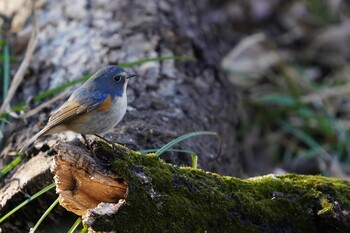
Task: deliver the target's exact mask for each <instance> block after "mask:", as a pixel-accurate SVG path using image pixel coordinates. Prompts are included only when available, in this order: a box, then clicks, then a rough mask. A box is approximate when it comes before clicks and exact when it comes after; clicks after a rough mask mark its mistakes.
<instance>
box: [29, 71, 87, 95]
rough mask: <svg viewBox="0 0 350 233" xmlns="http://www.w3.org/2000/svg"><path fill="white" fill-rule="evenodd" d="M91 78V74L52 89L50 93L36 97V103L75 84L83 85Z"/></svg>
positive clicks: (46, 92)
mask: <svg viewBox="0 0 350 233" xmlns="http://www.w3.org/2000/svg"><path fill="white" fill-rule="evenodd" d="M90 77H91V74H87V75H84V76H83V77H80V78H78V79H75V80H73V81H70V82H66V83H64V84H62V85H60V86H58V87H55V88H52V89H50V90H48V91H45V92H43V93H41V94H39V95H37V96H35V97H34V102H39V101H41V100H43V99H45V98H47V97H49V96H52V95H54V94H56V93H58V92H60V91H63V90H65V89H67V88H68V87H71V86H73V85H75V84H78V83H81V82H84V81H86V80H88V79H89V78H90Z"/></svg>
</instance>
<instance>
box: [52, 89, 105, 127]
mask: <svg viewBox="0 0 350 233" xmlns="http://www.w3.org/2000/svg"><path fill="white" fill-rule="evenodd" d="M88 96H89V98H86V97H85V98H84V97H80V96H77V98H72V97H71V98H69V99H68V100H67V102H65V103H64V104H63V105H62V106H61V107H60V108H59V109H57V111H56V112H54V114H52V116H51V117H50V119H49V121H48V123H47V126H46V127H48V128H53V127H55V126H57V125H60V124H64V123H67V122H69V121H71V120H73V119H74V118H75V117H77V116H79V115H81V114H83V113H87V112H89V111H91V110H93V109H96V108H98V107H99V106H104V105H105V104H106V102H108V104H109V103H110V96H109V95H107V94H105V95H103V94H95V95H94V93H89V95H88Z"/></svg>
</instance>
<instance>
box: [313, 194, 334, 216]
mask: <svg viewBox="0 0 350 233" xmlns="http://www.w3.org/2000/svg"><path fill="white" fill-rule="evenodd" d="M321 206H322V209H320V210H319V211H318V212H317V214H318V215H333V205H332V203H329V201H328V200H327V198H325V197H322V198H321Z"/></svg>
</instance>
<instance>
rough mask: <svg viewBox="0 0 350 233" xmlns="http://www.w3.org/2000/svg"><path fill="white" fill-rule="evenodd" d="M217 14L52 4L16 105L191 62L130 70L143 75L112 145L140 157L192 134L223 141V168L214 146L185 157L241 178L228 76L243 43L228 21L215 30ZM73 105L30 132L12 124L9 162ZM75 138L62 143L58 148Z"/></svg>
mask: <svg viewBox="0 0 350 233" xmlns="http://www.w3.org/2000/svg"><path fill="white" fill-rule="evenodd" d="M214 10H215V8H213V7H212V6H211V4H210V3H209V1H199V2H198V1H185V0H183V1H177V0H164V1H154V0H146V1H112V0H106V1H83V0H79V1H74V2H73V1H68V0H66V1H53V0H48V1H47V3H46V4H45V6H44V8H42V9H41V10H40V11H39V12H38V19H39V24H40V32H39V41H38V45H37V49H36V51H35V53H34V55H33V59H32V61H31V64H30V70H29V72H28V74H27V76H26V77H25V80H24V83H23V85H22V87H21V89H20V90H19V94H18V95H17V99H16V100H17V101H23V99H30V97H33V96H36V95H37V94H38V93H41V92H43V91H46V90H48V89H51V88H54V87H56V86H58V85H60V84H63V83H65V82H68V81H72V80H74V79H76V78H79V77H81V76H83V75H85V74H88V73H93V72H95V71H96V70H97V69H99V68H101V67H104V66H106V65H109V64H120V63H125V62H130V61H135V60H140V59H145V58H153V57H160V56H173V55H181V56H191V57H193V58H194V59H195V60H192V61H174V60H167V61H162V62H150V63H146V64H143V65H140V66H135V67H133V68H129V69H127V70H129V71H130V70H133V71H130V72H136V73H138V74H139V77H138V78H137V79H134V80H133V81H131V82H130V83H129V88H128V93H127V94H128V98H129V108H128V111H127V114H126V116H125V117H124V119H123V121H122V122H121V123H120V124H119V125H118V126H117V127H116V128H115V129H114V130H113V131H112V132H111V133H108V134H107V135H105V136H106V137H107V138H109V139H110V140H112V141H118V142H121V143H123V144H125V145H127V146H128V147H129V148H132V149H141V148H142V149H145V148H160V147H161V146H163V145H164V144H165V143H167V142H169V141H171V140H172V139H174V138H176V137H178V136H180V135H182V134H185V133H188V132H192V131H198V130H210V131H215V132H217V133H218V134H219V135H220V136H221V138H222V139H223V151H222V154H221V156H220V157H219V158H218V159H214V158H215V156H216V153H217V151H218V148H219V145H218V143H217V141H216V140H214V139H212V138H210V137H202V138H200V139H198V140H189V141H186V142H184V143H182V144H181V145H180V147H181V148H183V149H190V150H193V151H195V152H196V153H198V154H199V155H200V159H199V166H200V167H202V168H204V169H206V170H210V171H214V172H220V173H221V174H227V175H238V174H239V171H240V164H239V162H238V161H237V154H236V153H235V150H234V148H235V138H234V133H235V130H234V124H235V114H234V113H235V109H236V101H235V96H234V89H233V87H232V86H231V85H230V84H229V83H228V81H227V80H226V78H225V77H224V76H223V75H222V73H221V72H220V71H219V64H220V61H221V58H222V56H223V54H224V53H226V52H227V51H228V50H229V49H230V48H231V47H232V44H231V43H230V41H232V39H230V38H229V37H230V36H233V35H234V33H233V32H229V33H228V32H227V31H226V29H225V28H224V23H227V22H224V21H223V19H221V18H219V22H217V21H213V17H211V16H212V14H213V13H214ZM223 14H224V13H223ZM224 30H225V31H224ZM218 38H221V40H219V39H218ZM71 91H73V90H71ZM65 99H66V97H65V98H61V99H59V100H58V101H55V102H54V103H53V104H51V105H49V106H48V107H46V108H44V109H43V110H42V111H40V113H39V114H36V115H34V116H33V117H30V118H28V119H26V124H23V123H22V122H18V121H16V120H13V119H11V122H12V124H11V126H10V127H8V128H7V133H6V137H5V138H7V140H6V142H5V149H4V150H3V151H4V153H8V152H10V151H13V150H14V149H19V148H20V147H21V146H22V145H23V143H24V141H26V140H28V139H29V138H30V137H31V136H32V135H33V134H34V133H35V132H37V131H38V130H39V129H40V128H42V127H43V126H44V125H45V124H46V122H47V119H48V118H49V116H50V114H51V113H52V111H53V110H55V109H56V108H57V107H58V106H59V105H60V104H62V103H63V102H64V101H65ZM74 137H75V136H74V135H72V134H70V133H63V134H60V135H55V136H52V137H51V138H50V139H52V140H55V141H62V140H67V138H68V139H69V138H74ZM48 140H49V139H48V138H46V139H44V140H43V141H44V142H47V141H48ZM36 148H37V150H39V151H40V150H44V149H43V148H45V149H47V146H46V143H43V144H37V146H36ZM32 153H34V154H36V153H37V151H32ZM167 156H168V157H164V158H165V159H166V160H167V161H169V162H173V163H177V162H180V163H184V162H185V163H188V162H189V161H190V159H189V157H188V156H187V155H176V156H174V155H172V156H169V155H167ZM177 158H180V159H177Z"/></svg>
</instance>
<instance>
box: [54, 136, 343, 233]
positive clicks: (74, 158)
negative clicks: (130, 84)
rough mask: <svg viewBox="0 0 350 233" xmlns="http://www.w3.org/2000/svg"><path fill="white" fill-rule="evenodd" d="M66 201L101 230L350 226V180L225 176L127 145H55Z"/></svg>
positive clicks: (272, 229) (276, 229)
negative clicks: (173, 162) (88, 147)
mask: <svg viewBox="0 0 350 233" xmlns="http://www.w3.org/2000/svg"><path fill="white" fill-rule="evenodd" d="M56 150H57V151H58V155H57V156H56V158H55V163H54V166H53V167H52V171H53V172H54V173H55V181H56V183H57V192H58V193H59V195H60V203H61V204H62V205H63V206H64V207H65V208H66V209H68V210H70V211H73V212H75V213H77V214H79V215H82V216H83V221H84V222H85V224H87V225H89V226H90V227H91V228H92V229H93V230H95V231H116V232H306V231H308V232H350V216H349V214H350V212H349V211H350V183H349V182H347V181H344V180H341V179H334V178H326V177H322V176H303V175H293V174H288V175H280V176H275V175H268V176H262V177H257V178H251V179H245V180H242V179H238V178H234V177H228V176H220V175H218V174H215V173H210V172H204V171H202V170H199V169H193V168H189V167H178V166H174V165H171V164H168V163H165V162H164V161H162V160H161V159H159V158H158V157H157V156H155V155H154V154H148V155H144V154H141V153H138V152H134V151H131V150H128V149H126V148H125V147H122V146H116V147H115V148H111V147H109V146H108V145H106V144H104V143H102V142H98V143H95V144H94V153H95V156H97V157H99V158H100V159H101V161H100V162H99V164H104V165H105V166H104V167H103V168H102V167H101V166H100V165H98V164H96V163H95V161H94V160H93V159H91V157H90V152H88V151H86V150H84V149H82V148H81V147H77V146H74V145H71V144H67V143H61V144H59V145H58V146H57V147H56Z"/></svg>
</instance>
